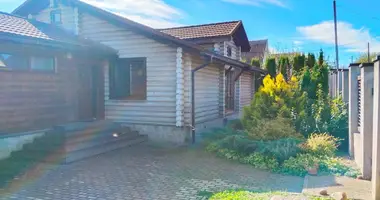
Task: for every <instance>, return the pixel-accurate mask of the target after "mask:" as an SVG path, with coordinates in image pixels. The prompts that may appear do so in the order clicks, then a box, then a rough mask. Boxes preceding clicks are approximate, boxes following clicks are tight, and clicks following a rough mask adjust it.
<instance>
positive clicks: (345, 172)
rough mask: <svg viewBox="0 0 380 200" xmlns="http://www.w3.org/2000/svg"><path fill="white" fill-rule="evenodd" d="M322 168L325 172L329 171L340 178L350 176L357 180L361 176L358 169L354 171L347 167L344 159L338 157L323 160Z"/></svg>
mask: <svg viewBox="0 0 380 200" xmlns="http://www.w3.org/2000/svg"><path fill="white" fill-rule="evenodd" d="M320 168H321V170H323V171H327V172H329V173H332V174H335V175H338V176H348V177H353V178H356V177H357V176H358V175H360V172H359V170H358V169H354V168H352V167H350V166H348V165H345V164H344V161H343V159H341V158H336V157H331V158H327V159H323V160H322V161H321V162H320Z"/></svg>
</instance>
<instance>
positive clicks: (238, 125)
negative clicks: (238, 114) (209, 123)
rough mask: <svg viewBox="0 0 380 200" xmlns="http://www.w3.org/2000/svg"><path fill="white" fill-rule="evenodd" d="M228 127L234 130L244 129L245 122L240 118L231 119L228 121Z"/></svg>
mask: <svg viewBox="0 0 380 200" xmlns="http://www.w3.org/2000/svg"><path fill="white" fill-rule="evenodd" d="M227 127H228V128H231V129H232V130H244V126H243V123H242V122H241V121H240V119H234V120H230V121H229V122H228V123H227Z"/></svg>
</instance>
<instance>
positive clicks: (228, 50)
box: [227, 47, 232, 57]
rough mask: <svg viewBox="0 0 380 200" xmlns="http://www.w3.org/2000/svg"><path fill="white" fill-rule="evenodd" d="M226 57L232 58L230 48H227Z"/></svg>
mask: <svg viewBox="0 0 380 200" xmlns="http://www.w3.org/2000/svg"><path fill="white" fill-rule="evenodd" d="M227 56H228V57H231V56H232V49H231V47H227Z"/></svg>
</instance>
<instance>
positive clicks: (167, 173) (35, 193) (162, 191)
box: [1, 144, 303, 200]
mask: <svg viewBox="0 0 380 200" xmlns="http://www.w3.org/2000/svg"><path fill="white" fill-rule="evenodd" d="M31 171H32V172H30V173H29V174H30V175H29V177H27V178H21V179H20V180H16V181H15V184H13V186H12V188H11V189H10V190H11V191H12V192H10V191H7V192H6V193H7V195H6V197H4V194H5V192H4V191H2V195H3V197H2V198H1V199H20V200H21V199H22V200H24V199H33V200H37V199H38V200H48V199H51V200H66V199H67V200H71V199H75V200H82V199H83V200H85V199H86V200H87V199H102V200H124V199H149V200H151V199H173V200H176V199H197V193H198V192H199V191H220V190H224V189H232V188H239V189H250V190H271V191H272V190H281V191H289V192H301V191H302V185H303V178H300V177H292V176H284V175H279V174H272V173H268V172H265V171H261V170H256V169H253V168H252V167H250V166H248V165H242V164H238V163H235V162H230V161H226V160H223V159H219V158H216V157H215V156H213V155H210V154H208V153H205V152H203V151H201V150H199V149H195V148H162V147H158V146H154V145H152V144H142V145H139V146H134V147H130V148H125V149H120V150H116V151H113V152H110V153H107V154H102V155H99V156H97V157H93V158H90V159H86V160H83V161H80V162H76V163H73V164H70V165H60V166H59V165H57V166H54V165H41V166H38V167H37V169H34V170H31ZM23 179H26V180H23Z"/></svg>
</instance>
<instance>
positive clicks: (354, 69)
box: [331, 64, 360, 156]
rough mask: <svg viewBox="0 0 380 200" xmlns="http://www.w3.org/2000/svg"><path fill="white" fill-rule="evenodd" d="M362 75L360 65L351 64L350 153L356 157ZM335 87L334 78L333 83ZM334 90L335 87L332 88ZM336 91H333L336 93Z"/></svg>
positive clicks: (349, 85) (349, 82)
mask: <svg viewBox="0 0 380 200" xmlns="http://www.w3.org/2000/svg"><path fill="white" fill-rule="evenodd" d="M359 74H360V70H359V64H350V66H349V69H348V88H349V91H348V134H349V153H350V156H355V155H354V152H355V151H354V143H355V141H354V134H356V133H357V132H358V76H359ZM331 82H332V83H333V85H334V83H335V81H334V77H333V78H332V81H331ZM332 88H334V87H332ZM334 90H335V89H333V90H332V92H334Z"/></svg>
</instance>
